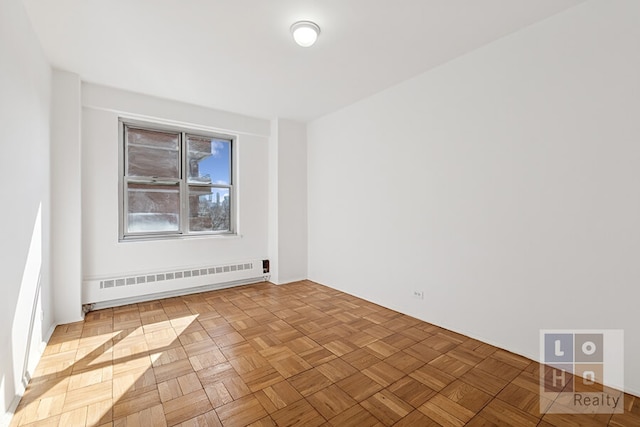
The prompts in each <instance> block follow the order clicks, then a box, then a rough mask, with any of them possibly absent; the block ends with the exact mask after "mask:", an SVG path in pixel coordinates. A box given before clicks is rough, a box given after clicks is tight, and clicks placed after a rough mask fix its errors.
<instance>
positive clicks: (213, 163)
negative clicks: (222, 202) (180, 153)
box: [187, 135, 231, 185]
mask: <svg viewBox="0 0 640 427" xmlns="http://www.w3.org/2000/svg"><path fill="white" fill-rule="evenodd" d="M187 145H188V156H187V165H188V166H187V169H188V171H189V182H190V183H198V182H202V183H207V184H226V185H228V184H231V141H225V140H221V139H216V138H206V137H201V136H193V135H187Z"/></svg>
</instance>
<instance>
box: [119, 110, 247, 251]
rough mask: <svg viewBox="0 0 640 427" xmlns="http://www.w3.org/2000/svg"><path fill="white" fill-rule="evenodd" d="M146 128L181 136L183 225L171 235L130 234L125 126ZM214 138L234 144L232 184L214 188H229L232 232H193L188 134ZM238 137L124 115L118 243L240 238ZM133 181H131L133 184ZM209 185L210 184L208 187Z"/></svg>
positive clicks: (181, 222) (180, 188)
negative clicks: (128, 231)
mask: <svg viewBox="0 0 640 427" xmlns="http://www.w3.org/2000/svg"><path fill="white" fill-rule="evenodd" d="M126 126H130V127H133V128H140V129H146V130H151V131H161V132H162V131H167V132H176V133H180V134H181V137H180V147H179V150H180V168H181V171H180V174H181V177H180V178H179V179H178V180H177V181H179V191H180V222H179V230H178V231H170V232H147V233H126V226H127V223H126V221H127V219H126V218H127V214H126V212H127V196H126V184H127V180H126V179H125V168H126V155H127V154H126V147H125V145H126V144H125V127H126ZM187 134H189V135H193V136H203V137H211V138H217V139H223V140H228V141H230V142H231V149H230V153H229V154H230V156H231V159H230V168H231V177H230V178H231V183H230V184H229V185H220V184H212V185H210V186H211V187H220V188H228V189H229V197H230V199H231V202H230V206H229V208H230V219H229V220H230V230H225V231H192V232H189V231H188V229H189V213H188V211H189V207H188V203H189V201H188V195H189V192H188V185H193V184H188V182H187V177H186V171H187V155H186V135H187ZM237 141H238V136H237V135H232V134H228V133H221V132H218V131H216V130H213V129H209V128H203V127H199V126H198V127H196V126H194V127H190V126H188V125H185V126H182V125H176V124H166V123H163V122H160V121H158V122H156V121H146V120H140V119H137V118H128V117H124V116H121V117H119V118H118V211H119V215H118V217H119V218H118V241H119V242H135V241H144V240H171V239H193V238H236V237H240V235H239V234H238V218H237V204H238V185H237V182H238V179H237V170H238V167H237V159H238V155H237V150H238V144H237ZM131 181H132V180H129V182H131ZM208 186H209V185H208Z"/></svg>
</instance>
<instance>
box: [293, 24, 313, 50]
mask: <svg viewBox="0 0 640 427" xmlns="http://www.w3.org/2000/svg"><path fill="white" fill-rule="evenodd" d="M291 34H293V39H294V40H295V41H296V43H298V44H299V45H300V46H302V47H310V46H313V44H314V43H315V42H316V40H317V39H318V34H320V27H318V24H316V23H315V22H311V21H298V22H296V23H295V24H293V25H292V26H291Z"/></svg>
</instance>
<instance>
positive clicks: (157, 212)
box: [124, 125, 232, 235]
mask: <svg viewBox="0 0 640 427" xmlns="http://www.w3.org/2000/svg"><path fill="white" fill-rule="evenodd" d="M124 129H125V138H124V139H125V146H126V147H125V149H126V159H125V162H126V168H125V171H126V172H125V185H126V207H125V208H126V228H125V233H124V234H125V235H144V234H158V233H160V234H162V233H166V234H186V233H190V232H195V233H202V232H229V231H231V228H232V224H231V197H232V194H231V188H232V187H231V140H230V139H229V140H226V139H220V138H213V137H208V136H206V137H205V136H199V135H191V134H187V133H185V132H167V131H164V130H163V131H159V130H150V129H140V128H137V127H133V126H127V125H126V126H125V128H124ZM185 156H186V159H185V161H184V163H183V157H185ZM182 164H185V165H186V168H185V169H186V171H185V172H186V173H181V169H182V168H181V165H182ZM185 175H186V176H185ZM182 192H185V194H184V195H183V194H182ZM183 199H184V200H185V202H184V203H183V202H182V200H183ZM184 216H187V217H188V221H186V223H183V221H182V220H181V218H183V217H184Z"/></svg>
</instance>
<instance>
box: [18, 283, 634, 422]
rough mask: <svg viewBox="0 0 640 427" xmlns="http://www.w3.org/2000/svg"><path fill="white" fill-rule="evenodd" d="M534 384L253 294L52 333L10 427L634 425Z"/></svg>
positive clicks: (457, 347) (501, 360)
mask: <svg viewBox="0 0 640 427" xmlns="http://www.w3.org/2000/svg"><path fill="white" fill-rule="evenodd" d="M541 371H543V372H547V373H549V372H551V368H550V367H548V366H540V365H539V364H537V363H536V362H533V361H531V360H528V359H526V358H524V357H522V356H519V355H516V354H513V353H510V352H508V351H505V350H501V349H498V348H496V347H493V346H490V345H488V344H486V343H483V342H481V341H478V340H475V339H471V338H468V337H465V336H463V335H460V334H457V333H455V332H453V331H448V330H446V329H443V328H440V327H438V326H436V325H431V324H428V323H425V322H422V321H420V320H418V319H414V318H411V317H408V316H405V315H402V314H400V313H397V312H394V311H392V310H389V309H386V308H383V307H379V306H377V305H375V304H372V303H370V302H367V301H363V300H360V299H358V298H356V297H353V296H350V295H346V294H343V293H341V292H339V291H336V290H333V289H330V288H327V287H324V286H321V285H318V284H315V283H313V282H309V281H302V282H296V283H292V284H289V285H284V286H275V285H271V284H267V283H261V284H256V285H251V286H244V287H238V288H232V289H224V290H219V291H211V292H206V293H203V294H199V295H188V296H184V297H175V298H170V299H165V300H159V301H150V302H144V303H139V304H131V305H128V306H124V307H117V308H113V309H106V310H101V311H96V312H91V313H88V314H87V315H86V318H85V321H84V322H76V323H73V324H70V325H62V326H59V327H58V328H56V330H55V331H54V333H53V335H52V337H51V339H50V341H49V344H48V346H47V347H46V349H45V350H44V352H43V356H42V358H41V360H40V363H39V365H38V366H37V367H36V369H35V370H34V373H33V378H32V380H31V382H30V384H29V385H28V386H27V389H26V391H25V393H24V396H23V398H22V400H21V402H20V403H19V405H18V407H17V409H16V413H15V415H14V417H13V419H12V420H11V424H10V425H11V426H12V427H14V426H15V427H23V426H58V425H59V426H64V427H75V426H85V427H86V426H99V427H103V426H104V427H107V426H109V427H114V426H165V425H166V426H173V425H176V426H184V427H195V426H199V427H200V426H209V427H213V426H215V427H219V426H224V427H230V426H254V427H261V426H278V427H283V426H305V427H307V426H311V427H313V426H333V427H338V426H340V427H343V426H346V427H349V426H356V427H374V426H376V427H378V426H390V425H395V426H399V427H406V426H412V427H413V426H426V427H428V426H436V425H444V426H460V425H468V426H496V425H497V426H502V425H508V426H527V425H531V426H533V425H538V426H540V427H563V426H587V427H588V426H606V425H610V426H616V427H621V426H637V425H640V403H639V401H640V399H638V398H637V397H634V396H631V395H625V396H624V412H623V413H620V414H614V415H612V414H597V413H591V414H576V413H572V411H573V412H575V410H572V409H571V408H568V407H567V406H566V405H567V403H568V400H567V399H570V398H571V395H568V394H567V393H560V391H562V390H558V391H557V392H556V393H555V394H553V393H550V394H549V395H547V396H546V397H545V399H546V398H548V400H545V399H540V397H539V393H540V372H541ZM572 378H573V377H572V376H571V375H570V374H566V379H567V380H571V379H572ZM588 390H591V388H589V389H588ZM607 392H609V393H610V394H612V395H616V396H617V395H619V396H622V393H621V392H618V391H615V390H607ZM541 402H542V408H541V407H540V403H541ZM621 402H622V401H621ZM621 404H622V403H621ZM548 408H554V409H561V410H563V411H564V413H560V414H555V413H546V412H547V409H548Z"/></svg>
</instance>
